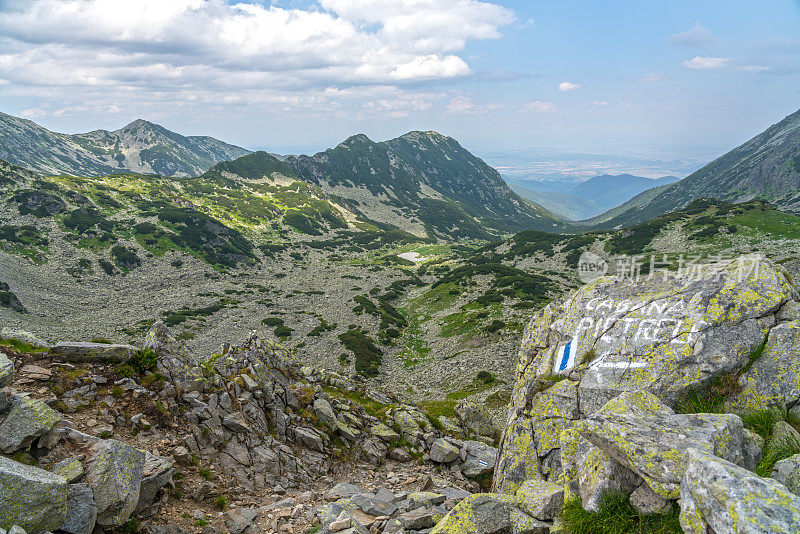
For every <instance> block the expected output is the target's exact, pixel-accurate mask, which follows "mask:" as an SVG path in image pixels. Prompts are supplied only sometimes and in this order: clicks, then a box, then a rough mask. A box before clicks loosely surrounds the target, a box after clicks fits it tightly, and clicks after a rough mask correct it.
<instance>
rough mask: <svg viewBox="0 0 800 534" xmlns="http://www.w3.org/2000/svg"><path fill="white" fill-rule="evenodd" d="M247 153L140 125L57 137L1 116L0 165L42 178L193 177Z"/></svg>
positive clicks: (137, 122) (215, 141)
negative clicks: (122, 174) (129, 173)
mask: <svg viewBox="0 0 800 534" xmlns="http://www.w3.org/2000/svg"><path fill="white" fill-rule="evenodd" d="M249 152H250V151H249V150H245V149H244V148H241V147H238V146H234V145H230V144H228V143H224V142H222V141H220V140H218V139H214V138H213V137H205V136H188V137H187V136H183V135H180V134H177V133H175V132H171V131H169V130H167V129H166V128H164V127H163V126H159V125H158V124H153V123H152V122H148V121H145V120H142V119H138V120H135V121H133V122H132V123H130V124H128V125H127V126H124V127H122V128H120V129H119V130H114V131H113V132H110V131H108V130H94V131H91V132H87V133H82V134H74V135H70V134H62V133H56V132H51V131H50V130H48V129H46V128H44V127H42V126H40V125H38V124H36V123H35V122H33V121H30V120H27V119H22V118H19V117H14V116H12V115H7V114H5V113H0V159H4V160H6V161H8V162H9V163H13V164H15V165H19V166H21V167H25V168H28V169H31V170H33V171H36V172H38V173H41V174H53V175H57V174H70V175H72V176H102V175H105V174H111V173H114V172H121V171H133V172H139V173H155V174H160V175H163V176H197V175H198V174H201V173H203V172H205V171H206V170H208V168H209V167H211V166H212V165H214V164H215V163H218V162H220V161H225V160H230V159H235V158H238V157H240V156H243V155H245V154H248V153H249Z"/></svg>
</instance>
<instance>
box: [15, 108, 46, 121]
mask: <svg viewBox="0 0 800 534" xmlns="http://www.w3.org/2000/svg"><path fill="white" fill-rule="evenodd" d="M20 115H22V116H23V117H28V118H34V119H35V118H37V117H46V116H47V111H46V110H44V109H41V108H31V109H23V110H22V111H21V112H20Z"/></svg>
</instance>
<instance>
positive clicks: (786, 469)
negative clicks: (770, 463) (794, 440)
mask: <svg viewBox="0 0 800 534" xmlns="http://www.w3.org/2000/svg"><path fill="white" fill-rule="evenodd" d="M770 478H773V479H775V480H777V481H778V482H780V483H781V484H783V485H784V486H786V488H787V489H788V490H789V491H791V492H792V493H794V494H795V495H800V454H795V455H794V456H790V457H788V458H785V459H783V460H780V461H778V462H775V467H773V468H772V474H771V475H770Z"/></svg>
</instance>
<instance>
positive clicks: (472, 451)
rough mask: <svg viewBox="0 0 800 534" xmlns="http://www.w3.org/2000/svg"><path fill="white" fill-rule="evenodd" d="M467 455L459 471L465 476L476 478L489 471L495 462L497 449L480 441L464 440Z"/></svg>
mask: <svg viewBox="0 0 800 534" xmlns="http://www.w3.org/2000/svg"><path fill="white" fill-rule="evenodd" d="M464 450H465V451H466V453H467V457H466V459H465V460H464V462H463V463H462V464H461V472H462V473H463V474H464V476H465V477H467V478H476V477H480V476H483V475H485V474H487V473H491V471H492V469H494V466H495V464H496V463H497V449H496V448H494V447H492V446H491V445H487V444H486V443H483V442H482V441H465V442H464Z"/></svg>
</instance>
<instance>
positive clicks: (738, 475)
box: [680, 449, 800, 534]
mask: <svg viewBox="0 0 800 534" xmlns="http://www.w3.org/2000/svg"><path fill="white" fill-rule="evenodd" d="M687 456H688V465H687V468H686V472H685V475H684V478H683V481H682V482H681V491H680V495H681V499H680V505H681V515H680V521H681V527H682V528H683V531H684V532H686V533H688V534H706V533H707V532H716V533H718V534H723V533H728V532H731V533H734V532H736V533H743V534H744V533H747V534H755V533H764V534H766V533H773V532H797V529H798V525H800V497H798V496H797V495H794V494H793V493H791V492H789V490H788V489H787V488H786V486H784V485H783V484H781V483H780V482H776V481H774V480H771V479H768V478H760V477H758V476H756V475H755V474H754V473H752V472H751V471H748V470H746V469H743V468H742V467H739V466H737V465H734V464H733V463H731V462H728V461H726V460H723V459H721V458H718V457H715V456H713V455H712V454H709V453H708V452H706V451H701V450H695V449H692V450H690V451H688V453H687Z"/></svg>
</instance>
